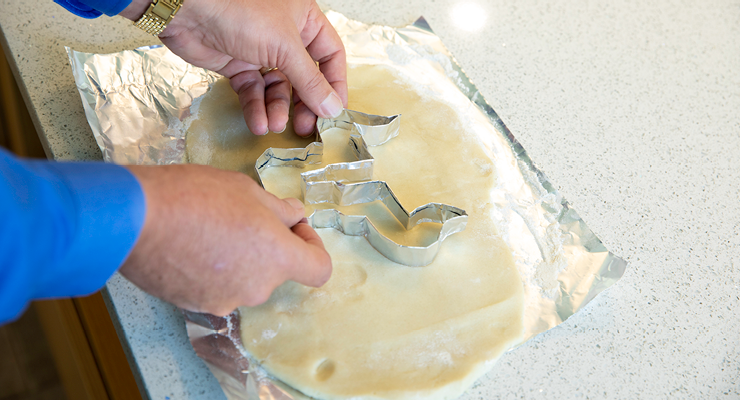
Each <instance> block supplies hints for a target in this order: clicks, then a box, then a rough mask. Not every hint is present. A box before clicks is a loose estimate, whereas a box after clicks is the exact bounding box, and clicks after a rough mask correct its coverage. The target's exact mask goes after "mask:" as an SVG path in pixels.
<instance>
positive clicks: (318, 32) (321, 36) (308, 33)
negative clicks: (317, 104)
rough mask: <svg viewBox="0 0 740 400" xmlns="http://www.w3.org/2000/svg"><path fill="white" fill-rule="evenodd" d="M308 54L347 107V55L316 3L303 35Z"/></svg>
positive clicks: (340, 40) (336, 34) (335, 32)
mask: <svg viewBox="0 0 740 400" xmlns="http://www.w3.org/2000/svg"><path fill="white" fill-rule="evenodd" d="M301 38H302V39H303V41H304V44H306V50H307V51H308V54H309V55H310V56H311V58H313V59H314V60H316V61H318V63H319V69H320V70H321V72H322V73H323V74H324V77H325V78H326V80H327V81H328V82H329V84H330V85H331V86H332V87H333V88H334V90H335V91H336V92H337V94H338V95H339V98H340V99H342V104H343V105H344V106H345V107H347V55H346V53H345V50H344V44H342V39H341V38H340V37H339V34H338V33H337V31H336V30H335V29H334V27H333V26H332V25H331V23H330V22H329V20H328V19H327V18H326V15H324V13H323V12H321V10H320V9H319V8H318V5H316V3H314V7H313V9H312V11H311V13H310V15H309V20H308V22H307V24H306V27H305V28H304V32H302V34H301Z"/></svg>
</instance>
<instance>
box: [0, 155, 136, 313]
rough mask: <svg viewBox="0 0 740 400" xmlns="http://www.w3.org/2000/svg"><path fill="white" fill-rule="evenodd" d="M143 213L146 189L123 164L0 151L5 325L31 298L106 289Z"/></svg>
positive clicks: (0, 304)
mask: <svg viewBox="0 0 740 400" xmlns="http://www.w3.org/2000/svg"><path fill="white" fill-rule="evenodd" d="M145 214H146V204H145V199H144V193H143V191H142V189H141V186H140V185H139V182H138V181H137V180H136V178H135V177H134V176H133V175H132V174H131V173H130V172H129V171H128V170H127V169H125V168H123V167H121V166H118V165H113V164H104V163H65V162H49V161H31V160H20V159H16V158H14V157H13V156H11V155H10V154H9V153H7V152H6V151H4V150H2V149H0V324H2V323H4V322H7V321H9V320H12V319H15V318H16V317H18V316H20V314H21V313H22V312H23V310H24V309H25V307H26V305H27V304H28V302H29V301H30V300H32V299H40V298H53V297H62V296H75V295H85V294H89V293H92V292H94V291H96V290H98V289H100V288H101V287H102V286H103V285H104V284H105V282H106V281H107V280H108V278H110V276H111V275H113V273H114V272H115V271H116V270H117V269H118V267H119V266H120V265H121V264H122V263H123V261H124V260H125V259H126V257H127V256H128V254H129V252H130V251H131V248H132V247H133V246H134V244H135V243H136V239H137V238H138V236H139V233H140V231H141V229H142V227H143V224H144V217H145Z"/></svg>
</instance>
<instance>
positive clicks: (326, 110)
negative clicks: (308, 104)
mask: <svg viewBox="0 0 740 400" xmlns="http://www.w3.org/2000/svg"><path fill="white" fill-rule="evenodd" d="M342 110H344V106H342V100H341V99H340V98H339V96H337V94H336V93H332V94H330V95H329V96H327V97H326V99H324V101H323V102H321V105H320V106H319V111H321V113H322V114H323V115H322V117H324V118H336V117H338V116H339V114H341V113H342Z"/></svg>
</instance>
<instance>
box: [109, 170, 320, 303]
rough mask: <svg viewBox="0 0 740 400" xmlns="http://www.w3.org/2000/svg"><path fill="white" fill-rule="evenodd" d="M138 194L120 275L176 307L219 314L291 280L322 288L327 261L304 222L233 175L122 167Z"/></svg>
mask: <svg viewBox="0 0 740 400" xmlns="http://www.w3.org/2000/svg"><path fill="white" fill-rule="evenodd" d="M127 168H128V169H129V170H130V171H131V172H132V173H133V174H134V175H135V176H136V177H137V179H138V180H139V182H140V183H141V186H142V188H143V190H144V194H145V197H146V203H147V214H146V221H145V224H144V228H143V230H142V232H141V235H140V237H139V239H138V241H137V243H136V245H135V246H134V249H133V250H132V252H131V254H130V255H129V257H128V258H127V260H126V261H125V262H124V264H123V266H122V267H121V269H120V272H121V274H122V275H123V276H125V277H126V278H127V279H128V280H130V281H131V282H133V283H134V284H136V285H137V286H139V287H140V288H141V289H143V290H144V291H146V292H148V293H150V294H152V295H154V296H157V297H159V298H161V299H163V300H165V301H168V302H170V303H173V304H175V305H176V306H178V307H181V308H185V309H188V310H192V311H197V312H207V313H211V314H215V315H219V316H223V315H226V314H228V313H230V312H231V311H233V310H234V309H235V308H236V307H239V306H244V305H245V306H255V305H258V304H261V303H263V302H265V301H267V299H268V298H269V296H270V294H271V293H272V291H273V290H274V289H275V288H276V287H277V286H279V285H280V284H282V283H283V282H285V281H286V280H293V281H296V282H298V283H302V284H304V285H308V286H321V285H323V284H324V283H325V282H326V281H327V280H328V279H329V276H330V275H331V259H330V258H329V254H328V253H327V252H326V251H325V250H324V245H323V243H322V242H321V239H320V238H319V236H318V235H317V234H316V231H314V230H313V228H311V227H310V226H309V225H308V224H306V223H305V220H304V209H303V204H302V203H301V202H300V201H299V200H296V199H285V200H280V199H278V198H277V197H275V196H274V195H272V194H270V193H268V192H266V191H265V190H263V189H262V188H261V187H260V186H259V185H258V184H257V183H256V182H255V181H254V180H252V179H251V178H249V177H248V176H246V175H244V174H240V173H237V172H229V171H222V170H218V169H215V168H211V167H207V166H200V165H171V166H128V167H127Z"/></svg>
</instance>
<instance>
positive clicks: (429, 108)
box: [188, 66, 524, 399]
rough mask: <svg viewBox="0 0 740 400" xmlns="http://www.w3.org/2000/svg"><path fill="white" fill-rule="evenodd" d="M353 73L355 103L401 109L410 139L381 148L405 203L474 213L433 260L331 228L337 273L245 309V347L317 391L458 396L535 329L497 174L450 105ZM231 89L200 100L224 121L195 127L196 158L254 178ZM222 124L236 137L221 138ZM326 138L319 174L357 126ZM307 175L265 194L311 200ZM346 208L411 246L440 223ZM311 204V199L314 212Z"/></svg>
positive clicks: (279, 171)
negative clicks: (497, 220)
mask: <svg viewBox="0 0 740 400" xmlns="http://www.w3.org/2000/svg"><path fill="white" fill-rule="evenodd" d="M348 73H349V84H350V106H349V108H350V109H353V110H358V111H363V112H366V113H371V114H379V115H393V114H398V113H401V114H403V116H402V118H401V131H400V135H399V136H398V137H397V138H395V139H392V140H391V141H390V142H388V143H386V144H384V145H382V146H379V147H373V148H371V149H370V151H371V153H372V154H373V156H374V157H375V160H376V162H375V179H379V180H384V181H387V182H388V183H389V185H390V187H391V189H392V190H393V191H394V193H395V194H396V195H397V197H398V199H399V200H400V201H401V202H402V204H403V205H404V207H405V208H406V209H407V210H411V209H413V208H415V207H417V206H420V205H423V204H426V203H429V202H441V203H446V204H450V205H453V206H457V207H460V208H463V209H465V210H466V211H467V212H468V214H469V215H470V218H469V222H468V226H467V229H466V230H465V231H463V232H462V233H458V234H456V235H453V236H451V237H449V238H448V239H447V240H446V241H445V243H444V244H443V245H442V249H441V251H440V253H439V255H438V256H437V258H436V260H435V261H434V262H433V263H432V264H431V265H429V266H426V267H406V266H403V265H399V264H395V263H393V262H391V261H389V260H388V259H386V258H384V257H383V256H382V255H381V254H380V253H378V252H377V251H376V250H375V249H374V248H373V247H372V246H370V245H369V244H368V243H367V241H366V240H365V239H364V238H362V237H349V236H344V235H343V234H341V233H339V232H338V231H335V230H333V229H322V230H319V234H320V235H321V237H322V239H323V240H324V243H325V245H326V248H327V250H328V251H329V253H330V254H331V256H332V262H333V265H334V272H333V274H332V277H331V279H330V281H329V282H328V283H327V284H326V285H325V286H324V287H322V288H319V289H314V288H308V287H305V286H302V285H299V284H296V283H293V282H288V283H286V284H284V285H282V286H281V287H279V288H278V289H277V290H276V291H275V293H273V295H272V297H271V298H270V300H269V301H268V302H267V303H265V304H263V305H261V306H258V307H253V308H241V309H240V314H241V321H242V322H241V324H242V325H241V329H242V339H243V344H244V347H245V348H246V349H247V350H248V351H249V353H250V354H251V355H252V356H253V357H254V358H255V359H256V360H258V361H259V362H260V364H261V366H262V367H263V368H264V369H265V370H266V371H268V372H269V373H270V374H271V375H273V376H275V377H277V378H279V379H280V380H282V381H284V382H286V383H287V384H289V385H291V386H292V387H295V388H297V389H299V390H300V391H302V392H304V393H306V394H308V395H310V396H314V397H316V398H321V399H350V398H352V399H381V398H382V399H411V398H439V399H449V398H455V397H457V396H459V395H460V394H462V392H463V391H464V390H465V389H467V387H469V386H470V385H471V384H472V383H473V381H474V380H475V379H477V378H478V377H479V376H480V375H481V374H483V373H485V372H486V371H487V370H488V369H489V368H490V366H491V363H487V361H493V360H495V359H497V358H498V357H499V356H500V355H501V354H502V353H503V352H504V351H505V350H507V349H508V348H509V347H511V346H513V345H515V344H517V343H519V342H521V340H522V339H523V334H524V329H523V322H522V319H523V290H522V283H521V280H520V277H519V274H518V272H517V270H516V267H515V266H514V262H513V260H512V256H511V253H510V250H509V249H508V247H507V246H506V245H505V243H504V242H503V240H502V239H501V237H500V236H499V235H498V232H497V230H496V226H495V225H494V223H493V221H492V218H491V216H490V212H491V210H492V208H493V207H494V206H493V204H492V201H491V199H490V196H491V194H490V193H491V189H492V188H493V187H494V186H495V184H496V180H495V169H494V167H493V164H492V163H491V162H490V160H489V159H488V157H487V156H486V154H485V153H484V152H483V150H482V149H481V145H480V143H479V142H478V139H477V138H476V137H475V136H474V135H472V134H469V133H467V132H466V131H465V129H464V126H465V124H464V122H463V121H460V118H459V116H458V114H457V113H455V112H454V111H453V110H452V109H451V108H450V107H449V106H447V105H445V104H443V103H440V102H435V101H430V100H426V99H423V98H422V97H420V96H419V95H418V94H417V93H416V92H415V90H414V89H413V88H412V87H411V86H409V85H408V84H405V83H404V82H403V81H402V79H401V78H399V77H398V76H395V75H393V74H392V73H391V72H390V70H388V69H386V67H382V66H374V67H370V66H360V67H353V68H350V69H349V71H348ZM217 86H218V84H217ZM224 87H226V88H227V89H228V86H227V85H221V89H220V90H221V92H217V91H216V89H214V90H213V91H212V93H219V95H220V96H222V98H223V99H227V98H228V99H229V100H228V101H227V100H218V101H216V100H209V98H206V99H205V100H204V101H203V103H202V104H201V115H203V116H210V115H213V116H214V117H218V118H216V119H214V120H210V119H209V120H203V121H202V124H203V125H196V124H195V123H193V125H192V126H191V130H190V132H189V136H188V151H189V156H190V160H191V161H192V162H200V163H210V164H212V165H215V166H218V167H222V168H229V169H235V170H241V171H243V172H249V170H250V168H253V165H254V159H256V157H257V156H258V155H259V154H260V153H261V152H262V150H264V147H266V146H264V145H263V143H260V146H261V147H259V148H258V149H256V150H255V149H253V150H252V151H251V153H254V154H251V153H250V151H249V150H247V149H248V148H249V147H251V146H253V145H254V143H253V142H250V141H251V140H253V139H244V138H242V136H246V135H243V134H242V133H243V132H244V131H245V130H246V126H245V125H244V124H243V122H241V125H239V123H238V122H237V121H236V120H237V119H238V118H241V113H240V112H239V110H238V104H237V105H236V111H234V110H233V107H234V105H233V102H235V101H236V96H235V95H230V97H227V96H229V95H227V94H226V90H224ZM210 95H211V94H209V96H210ZM207 97H208V96H207ZM221 102H223V103H224V104H220V103H221ZM226 102H230V103H229V104H231V105H230V106H226V104H225V103H226ZM211 103H213V104H211ZM217 103H218V104H217ZM208 107H213V110H218V111H219V112H218V113H216V114H211V113H209V112H207V108H208ZM228 107H232V110H231V111H229V112H226V111H224V110H228ZM229 125H233V126H237V125H239V126H241V128H240V129H241V130H239V129H236V128H235V129H236V131H238V133H239V134H235V133H233V132H232V133H229V132H228V130H227V129H224V127H228V126H229ZM205 127H209V128H208V130H209V131H211V132H213V133H214V135H215V136H216V137H215V138H214V137H213V136H214V135H207V134H205V129H206V128H205ZM232 131H234V129H232ZM221 132H226V135H224V136H222V137H220V138H218V137H217V136H218V135H219V134H221ZM271 135H272V134H271ZM289 135H291V136H292V134H289ZM272 136H273V139H270V140H273V141H285V142H290V141H295V140H297V139H295V138H291V137H286V134H283V135H280V136H278V135H272ZM324 142H325V144H326V148H325V156H324V161H325V162H324V164H322V165H316V166H311V169H314V168H320V167H322V166H323V165H325V164H327V163H331V162H340V161H350V160H353V157H352V156H351V154H352V153H351V152H350V151H349V149H348V147H347V146H346V143H347V134H346V132H345V131H341V130H338V129H334V130H332V131H329V132H327V133H326V134H325V135H324ZM273 145H279V144H273ZM268 146H269V145H268ZM279 146H283V147H287V145H279ZM291 146H293V147H296V146H299V145H296V144H295V143H293V144H292V145H291ZM301 146H302V145H301ZM219 148H222V149H223V150H219ZM250 162H251V164H249V163H250ZM304 171H305V170H300V169H296V168H271V169H268V170H267V172H266V173H264V174H263V179H264V182H265V186H266V189H267V190H269V191H271V192H273V193H275V194H276V195H278V196H279V197H287V196H292V197H298V198H300V197H301V191H300V186H299V182H300V178H299V174H300V173H301V172H304ZM321 207H330V206H329V205H322V206H321ZM338 208H339V209H340V210H341V211H342V212H344V213H346V214H360V213H362V214H367V215H370V217H371V220H372V221H373V223H375V224H376V226H377V227H378V228H379V229H380V230H381V231H382V232H383V233H384V234H386V235H388V236H390V237H391V238H393V239H394V240H396V241H397V242H400V243H404V244H406V245H421V244H428V243H429V242H430V241H432V240H434V236H435V235H436V233H437V232H438V230H439V227H440V225H438V224H424V225H423V226H419V227H417V228H415V229H413V230H412V231H410V232H406V231H405V230H404V228H403V227H402V226H401V225H400V224H399V223H398V222H397V221H395V219H393V218H392V217H391V216H390V214H389V213H388V212H387V211H386V210H385V209H384V208H383V207H382V206H380V205H379V204H371V205H365V206H362V205H359V206H352V207H338ZM313 209H314V208H313V207H312V206H307V215H309V214H310V213H311V211H312V210H313Z"/></svg>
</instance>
